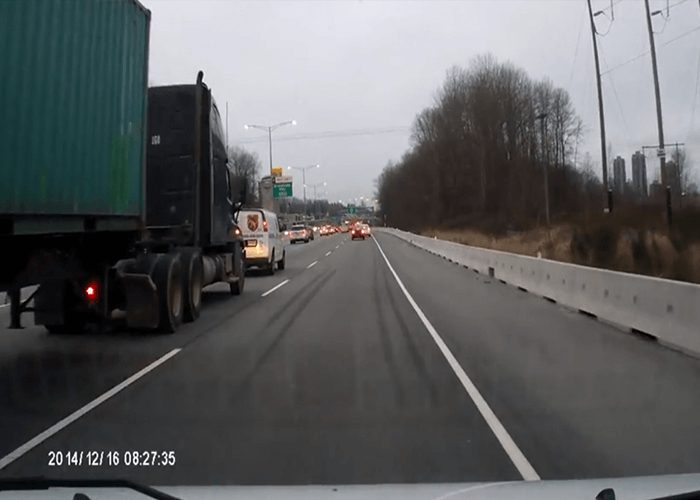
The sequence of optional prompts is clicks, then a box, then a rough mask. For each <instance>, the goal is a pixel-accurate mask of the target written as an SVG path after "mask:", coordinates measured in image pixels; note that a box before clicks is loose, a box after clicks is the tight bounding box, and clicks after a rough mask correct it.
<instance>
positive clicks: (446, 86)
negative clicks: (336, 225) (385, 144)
mask: <svg viewBox="0 0 700 500" xmlns="http://www.w3.org/2000/svg"><path fill="white" fill-rule="evenodd" d="M582 132H583V126H582V121H581V119H580V118H579V117H578V116H577V114H576V112H575V110H574V107H573V105H572V102H571V98H570V96H569V94H568V93H567V91H566V90H564V89H561V88H557V87H555V86H554V85H553V84H552V83H551V82H550V81H548V80H539V81H538V80H533V79H532V78H530V77H529V76H528V75H527V73H526V72H525V71H524V70H522V69H520V68H517V67H515V66H514V65H512V64H510V63H501V62H498V61H497V60H496V59H495V58H494V57H492V56H491V55H483V56H479V57H477V58H475V59H474V60H473V61H472V62H471V64H470V65H469V66H468V67H467V68H461V67H454V68H452V69H450V70H449V71H448V73H447V77H446V79H445V81H444V83H443V84H442V86H441V88H440V89H439V90H438V92H437V94H436V97H435V102H434V104H433V105H432V106H431V107H428V108H427V109H424V110H423V111H421V112H420V113H419V114H418V115H417V117H416V119H415V120H414V123H413V126H412V134H411V147H410V149H409V150H408V151H407V152H406V153H405V154H404V155H403V157H402V158H401V160H400V161H398V162H395V163H391V162H390V163H389V164H388V165H387V166H386V167H385V168H384V170H383V171H382V173H381V175H380V177H379V178H378V180H377V195H378V200H379V204H380V207H381V211H382V215H385V216H386V221H387V223H388V224H389V225H392V226H398V227H403V228H406V229H422V228H425V227H430V226H432V227H434V226H443V227H445V226H447V227H449V226H465V225H470V226H476V227H484V228H488V229H490V230H494V229H495V230H505V229H516V230H519V229H525V228H529V227H532V226H534V225H537V224H539V223H543V222H544V215H545V189H544V173H545V169H546V171H547V174H548V181H549V190H548V192H549V205H550V212H551V214H552V218H553V219H554V218H557V217H561V216H564V215H568V214H571V213H578V212H582V211H590V210H600V209H601V207H602V192H603V189H602V186H601V183H600V181H599V179H598V178H597V176H596V175H595V174H594V173H593V170H592V166H591V165H590V163H588V165H585V166H584V168H576V166H575V164H576V163H577V161H576V157H577V155H578V143H579V141H580V139H581V136H582Z"/></svg>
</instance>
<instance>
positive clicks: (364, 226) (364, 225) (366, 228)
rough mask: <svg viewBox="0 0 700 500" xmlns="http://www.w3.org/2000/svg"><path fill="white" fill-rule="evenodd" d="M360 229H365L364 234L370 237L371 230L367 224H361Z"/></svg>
mask: <svg viewBox="0 0 700 500" xmlns="http://www.w3.org/2000/svg"><path fill="white" fill-rule="evenodd" d="M362 229H364V231H365V236H367V237H369V238H371V237H372V230H371V229H370V228H369V224H362Z"/></svg>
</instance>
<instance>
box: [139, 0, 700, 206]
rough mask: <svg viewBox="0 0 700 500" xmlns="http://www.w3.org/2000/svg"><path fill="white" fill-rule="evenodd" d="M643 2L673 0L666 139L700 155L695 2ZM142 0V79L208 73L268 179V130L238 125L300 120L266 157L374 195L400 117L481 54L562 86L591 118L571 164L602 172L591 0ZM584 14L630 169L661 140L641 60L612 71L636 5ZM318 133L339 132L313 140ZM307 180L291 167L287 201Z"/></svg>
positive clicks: (636, 0)
mask: <svg viewBox="0 0 700 500" xmlns="http://www.w3.org/2000/svg"><path fill="white" fill-rule="evenodd" d="M650 1H651V8H652V10H658V9H663V12H664V16H666V6H667V5H670V10H669V15H668V17H667V18H666V19H664V17H661V16H654V29H655V31H658V32H659V33H658V34H657V35H656V43H657V53H658V59H659V73H660V85H661V97H662V108H663V117H664V128H665V140H666V142H667V143H668V142H676V141H677V142H685V143H686V144H687V149H688V155H689V157H690V158H692V159H693V160H694V161H697V160H700V117H699V116H698V115H700V111H697V112H695V106H694V104H695V103H696V100H697V99H698V96H697V95H696V93H697V78H698V71H699V70H700V67H699V65H700V6H699V5H698V0H685V1H684V0H669V2H667V1H666V0H650ZM142 2H143V3H144V4H145V5H146V7H148V8H149V9H150V10H151V12H152V21H151V47H150V78H149V79H150V81H151V84H152V85H166V84H174V83H185V82H194V80H195V77H196V73H197V70H199V69H203V70H204V73H205V81H206V82H207V83H208V84H209V86H210V87H211V88H212V91H213V93H214V97H215V99H216V100H217V103H218V105H219V108H220V110H221V113H222V117H223V115H224V114H225V108H226V103H227V102H228V108H229V118H228V127H229V142H230V144H232V145H235V144H240V145H242V146H244V147H246V148H247V149H249V150H250V151H253V152H255V153H257V154H258V155H259V157H260V160H261V162H262V164H263V171H264V173H267V169H268V167H269V159H268V146H267V141H266V140H265V141H258V142H251V141H253V140H255V139H256V138H258V137H260V136H261V135H262V132H259V131H255V130H244V128H243V125H244V124H246V123H256V124H273V123H277V122H281V121H284V120H291V119H295V120H296V121H297V122H298V125H297V126H296V127H291V126H288V127H283V128H280V129H279V130H277V131H276V132H275V133H274V134H273V163H274V165H284V166H287V165H297V166H301V165H309V164H315V163H318V164H320V165H321V167H320V168H319V169H316V170H314V171H313V172H310V173H309V174H308V176H307V184H314V183H321V182H327V187H326V188H325V190H326V192H325V194H326V196H325V197H327V198H328V199H331V200H339V199H342V200H343V201H344V202H347V201H348V200H350V199H353V198H359V197H360V196H364V197H371V196H372V195H373V193H374V180H375V179H376V178H377V176H378V175H379V173H380V172H381V170H382V168H383V167H384V165H386V163H387V161H389V160H398V159H400V157H401V155H402V154H403V153H404V151H406V149H407V148H408V147H409V136H410V131H409V127H410V125H411V123H412V121H413V119H414V117H415V115H416V114H417V113H418V112H419V111H420V110H422V109H423V108H425V107H427V106H429V105H431V104H432V102H433V98H434V96H435V93H436V91H437V89H438V88H439V87H440V85H441V83H442V81H443V79H444V77H445V72H446V70H447V69H448V68H450V67H451V66H453V65H461V66H467V65H468V63H469V61H470V60H471V59H472V58H473V57H474V56H476V55H478V54H483V53H486V52H490V53H492V54H493V55H495V56H496V57H497V58H498V59H499V60H501V61H510V62H512V63H514V64H516V65H517V66H519V67H521V68H523V69H524V70H526V71H527V72H528V74H530V76H532V77H534V78H545V77H546V78H549V79H551V80H552V81H553V83H554V84H555V85H556V86H559V87H563V88H565V89H567V90H568V91H569V93H570V94H571V97H572V99H573V102H574V105H575V108H576V111H577V112H578V114H579V116H580V117H581V118H582V119H583V121H584V124H585V125H586V127H587V129H586V134H585V137H584V141H583V142H582V144H581V146H580V148H579V159H580V158H581V156H582V153H583V152H585V151H588V152H590V153H591V155H592V157H593V159H594V160H595V161H596V162H597V168H598V169H599V168H600V162H599V159H600V143H599V129H598V114H597V101H596V93H595V92H596V90H595V77H594V67H593V53H592V42H591V33H590V26H589V24H588V17H587V16H588V13H587V8H586V2H585V1H584V0H560V1H557V0H488V1H477V0H463V1H445V2H440V1H435V0H430V1H424V2H421V1H410V2H408V1H402V2H399V1H396V2H393V1H366V0H365V1H349V0H348V1H342V0H333V1H311V2H309V1H305V2H301V1H300V2H295V1H286V0H285V1H234V0H218V1H207V0H191V1H186V0H142ZM593 8H594V10H600V9H606V10H605V16H598V17H597V18H596V20H597V23H598V29H599V31H601V32H602V33H607V34H605V36H603V37H600V38H599V47H600V51H601V57H602V59H601V71H606V70H608V69H612V71H611V72H610V73H608V74H606V75H605V76H604V77H603V92H604V101H605V110H606V128H607V132H608V140H609V142H611V143H612V149H613V155H618V154H619V155H622V156H623V157H625V158H626V160H627V164H628V167H627V171H628V176H629V175H631V174H630V170H631V168H630V166H629V163H630V159H629V158H630V156H631V154H632V153H633V152H634V151H635V150H636V149H639V148H640V146H642V145H651V144H656V143H657V142H658V136H657V128H656V114H655V102H654V93H653V83H652V72H651V63H650V56H649V55H645V56H643V57H640V58H638V59H637V60H635V61H633V62H631V63H628V64H625V65H622V66H619V65H620V64H622V63H625V62H626V61H629V60H630V59H632V58H634V57H636V56H639V55H641V54H644V53H645V52H647V51H648V49H649V40H648V35H647V31H646V24H645V23H646V21H645V17H644V3H643V2H642V1H640V0H614V7H613V9H610V0H593ZM611 10H612V12H611ZM613 13H614V21H612V22H611V19H612V17H613ZM692 30H695V31H692ZM618 66H619V67H618ZM615 68H616V69H615ZM698 107H700V103H698ZM693 115H694V116H693ZM346 131H368V132H371V135H345V136H343V135H342V134H343V133H345V132H346ZM387 131H388V132H387ZM319 133H330V134H331V135H332V136H331V137H324V138H308V136H309V135H310V136H314V135H316V134H319ZM295 136H297V137H303V136H307V138H306V139H303V140H302V139H297V140H290V139H293V138H294V137H295ZM245 141H248V142H245ZM648 166H649V179H650V180H652V179H654V178H655V177H656V176H657V175H658V160H657V159H656V158H655V157H654V158H651V157H650V158H648ZM300 185H301V178H300V176H299V179H298V181H296V184H295V195H297V194H298V195H301V190H300ZM312 194H313V190H309V191H308V192H307V195H308V196H309V197H311V196H312ZM321 194H322V193H321V188H319V190H318V195H319V197H321Z"/></svg>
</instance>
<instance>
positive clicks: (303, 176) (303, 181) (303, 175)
mask: <svg viewBox="0 0 700 500" xmlns="http://www.w3.org/2000/svg"><path fill="white" fill-rule="evenodd" d="M312 168H321V165H319V164H318V163H317V164H316V165H306V166H305V167H291V166H290V167H287V170H292V169H293V170H300V171H301V183H302V185H303V187H304V212H306V171H307V170H310V169H312Z"/></svg>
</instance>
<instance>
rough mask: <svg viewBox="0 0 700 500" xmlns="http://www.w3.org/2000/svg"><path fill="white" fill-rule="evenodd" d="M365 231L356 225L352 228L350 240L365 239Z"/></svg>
mask: <svg viewBox="0 0 700 500" xmlns="http://www.w3.org/2000/svg"><path fill="white" fill-rule="evenodd" d="M365 236H366V234H365V229H364V228H363V227H362V226H361V225H360V224H356V225H354V226H353V227H352V230H351V231H350V238H351V239H353V240H355V239H358V238H361V239H363V240H364V239H365Z"/></svg>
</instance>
